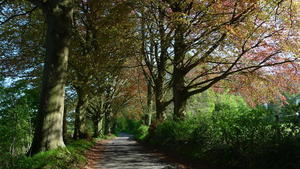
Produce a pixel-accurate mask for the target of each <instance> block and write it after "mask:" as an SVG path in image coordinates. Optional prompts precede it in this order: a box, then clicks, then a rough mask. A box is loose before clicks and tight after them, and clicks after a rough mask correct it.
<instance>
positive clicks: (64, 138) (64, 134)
mask: <svg viewBox="0 0 300 169" xmlns="http://www.w3.org/2000/svg"><path fill="white" fill-rule="evenodd" d="M67 137H68V124H67V108H66V106H65V108H64V119H63V140H64V142H66V140H67Z"/></svg>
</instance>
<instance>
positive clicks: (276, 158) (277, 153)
mask: <svg viewBox="0 0 300 169" xmlns="http://www.w3.org/2000/svg"><path fill="white" fill-rule="evenodd" d="M299 135H300V128H299V127H298V126H297V125H296V124H294V123H291V122H288V121H282V122H276V121H274V120H272V118H271V116H270V112H269V111H267V110H265V109H242V108H241V109H239V110H237V111H231V110H230V109H226V108H225V109H223V110H218V111H215V112H213V115H212V116H208V117H206V116H204V117H203V116H202V117H194V118H192V117H190V118H188V119H186V120H184V121H180V122H174V121H166V122H164V123H162V124H160V125H158V126H157V128H156V130H155V132H154V133H153V134H152V135H150V136H147V137H143V138H146V139H145V140H144V141H146V142H147V143H148V144H150V145H152V146H155V147H159V148H161V149H163V150H166V151H169V152H173V153H177V154H179V155H181V156H183V157H185V158H187V159H189V160H192V161H200V160H201V161H204V162H206V163H207V164H209V165H210V166H211V167H212V168H217V169H227V168H228V169H299V168H300V137H299Z"/></svg>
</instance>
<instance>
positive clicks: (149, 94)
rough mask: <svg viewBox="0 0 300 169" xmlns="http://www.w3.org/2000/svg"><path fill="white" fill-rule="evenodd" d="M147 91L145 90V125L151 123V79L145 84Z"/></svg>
mask: <svg viewBox="0 0 300 169" xmlns="http://www.w3.org/2000/svg"><path fill="white" fill-rule="evenodd" d="M147 87H148V91H147V115H146V118H145V125H147V126H150V125H151V117H152V101H153V100H152V97H153V89H152V84H151V81H150V80H149V81H148V84H147Z"/></svg>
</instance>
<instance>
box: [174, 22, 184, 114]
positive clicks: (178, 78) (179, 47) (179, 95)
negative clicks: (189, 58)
mask: <svg viewBox="0 0 300 169" xmlns="http://www.w3.org/2000/svg"><path fill="white" fill-rule="evenodd" d="M183 32H184V28H183V27H182V25H177V28H176V31H175V44H174V68H173V77H172V78H173V79H172V80H173V84H172V88H173V101H174V119H175V120H181V119H183V118H184V117H185V109H186V102H187V99H188V97H187V91H186V88H185V80H184V77H185V75H186V73H185V72H184V58H185V46H186V45H185V42H184V33H183Z"/></svg>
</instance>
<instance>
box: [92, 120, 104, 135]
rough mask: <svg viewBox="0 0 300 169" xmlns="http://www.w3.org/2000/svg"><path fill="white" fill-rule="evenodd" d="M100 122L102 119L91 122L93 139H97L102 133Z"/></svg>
mask: <svg viewBox="0 0 300 169" xmlns="http://www.w3.org/2000/svg"><path fill="white" fill-rule="evenodd" d="M102 121H103V118H99V119H95V120H94V121H93V125H94V134H93V137H94V138H97V137H99V136H100V135H101V134H102V133H101V131H102Z"/></svg>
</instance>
